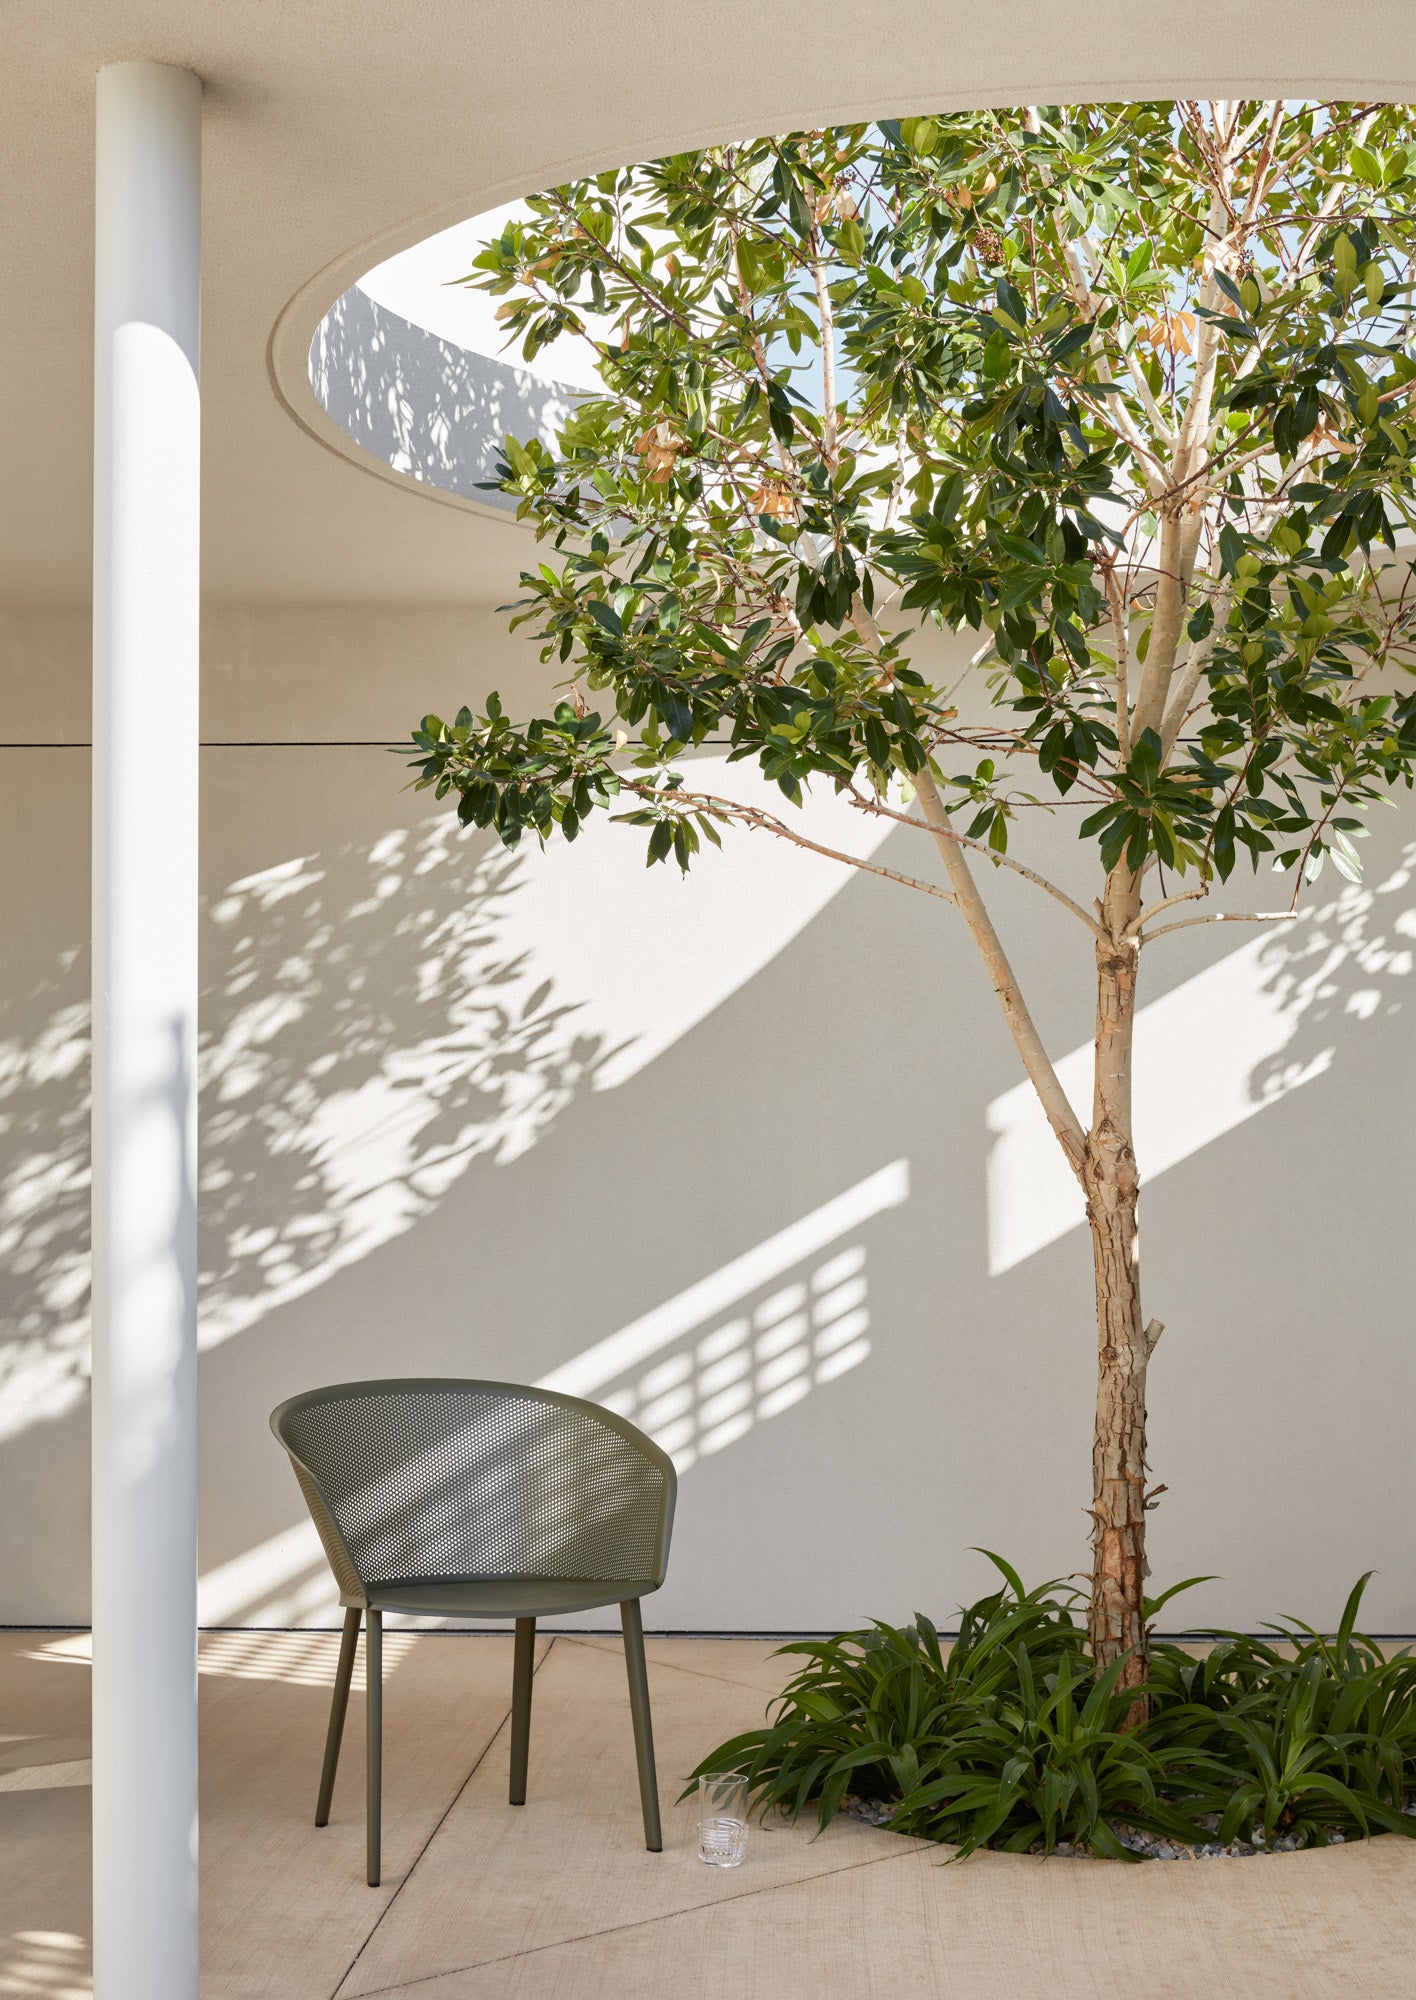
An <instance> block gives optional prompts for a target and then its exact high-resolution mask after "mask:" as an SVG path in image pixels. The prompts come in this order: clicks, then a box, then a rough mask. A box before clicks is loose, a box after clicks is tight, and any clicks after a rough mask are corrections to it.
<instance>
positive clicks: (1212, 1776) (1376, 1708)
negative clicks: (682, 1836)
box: [693, 1556, 1416, 1861]
mask: <svg viewBox="0 0 1416 2000" xmlns="http://www.w3.org/2000/svg"><path fill="white" fill-rule="evenodd" d="M990 1560H991V1561H992V1562H994V1563H995V1564H996V1565H997V1567H998V1569H999V1571H1000V1573H1001V1575H1002V1578H1003V1582H1002V1585H1001V1587H1000V1588H999V1589H998V1590H997V1591H995V1592H994V1593H993V1594H992V1595H991V1596H989V1597H984V1598H980V1599H979V1600H978V1602H977V1603H975V1604H971V1605H969V1606H968V1607H967V1608H966V1609H965V1610H964V1611H963V1612H962V1613H961V1614H960V1624H959V1635H958V1638H957V1639H956V1640H955V1641H954V1642H953V1644H952V1645H945V1644H943V1643H941V1641H940V1638H939V1634H938V1632H937V1630H936V1629H935V1627H934V1625H933V1624H931V1622H930V1621H929V1619H927V1618H924V1617H920V1616H918V1615H916V1619H915V1622H914V1624H913V1625H907V1626H905V1627H904V1628H903V1629H900V1628H897V1627H895V1626H893V1625H885V1624H880V1623H876V1624H873V1625H871V1626H869V1627H868V1628H866V1629H865V1630H863V1631H859V1632H847V1633H844V1634H842V1635H841V1636H840V1637H839V1638H834V1639H804V1640H800V1641H798V1642H796V1643H794V1644H792V1645H788V1646H784V1647H783V1648H782V1652H783V1653H784V1654H787V1655H795V1656H797V1657H799V1658H800V1659H801V1660H802V1661H803V1665H802V1667H801V1669H800V1671H799V1672H798V1673H797V1674H796V1675H795V1676H794V1677H793V1679H792V1680H791V1681H790V1682H789V1683H788V1684H787V1687H786V1688H785V1690H784V1691H783V1693H782V1694H781V1695H780V1696H778V1698H777V1699H776V1701H775V1702H774V1703H773V1704H772V1705H771V1707H770V1708H769V1711H768V1722H767V1726H766V1727H765V1728H762V1729H754V1730H749V1731H748V1732H747V1733H746V1734H745V1735H742V1736H735V1737H733V1738H732V1739H731V1741H729V1742H727V1743H724V1744H722V1745H720V1746H719V1748H718V1749H716V1750H715V1751H713V1752H712V1754H711V1755H710V1756H708V1757H706V1758H705V1759H704V1761H703V1762H702V1764H700V1765H699V1767H698V1770H696V1771H695V1772H694V1773H693V1781H696V1780H697V1779H698V1777H699V1776H700V1775H701V1774H702V1773H704V1772H710V1771H740V1772H742V1773H743V1774H744V1776H745V1777H746V1778H747V1781H748V1785H749V1788H750V1791H751V1794H752V1797H753V1800H754V1804H755V1805H756V1806H757V1807H759V1808H760V1809H761V1810H762V1811H763V1812H764V1813H765V1812H769V1811H771V1810H773V1809H776V1810H779V1811H781V1812H784V1813H786V1814H787V1815H788V1816H789V1817H791V1818H797V1817H799V1816H800V1815H802V1814H803V1813H805V1812H807V1811H809V1810H811V1809H813V1808H814V1810H815V1813H816V1817H817V1819H818V1822H819V1824H820V1826H821V1827H822V1828H823V1829H824V1828H825V1827H827V1826H828V1825H829V1824H830V1823H831V1821H832V1820H833V1819H834V1818H835V1817H836V1815H837V1813H838V1812H839V1811H840V1810H841V1807H842V1805H843V1803H844V1802H845V1800H846V1799H847V1797H849V1796H851V1795H855V1796H856V1797H861V1798H866V1799H873V1800H880V1801H883V1802H886V1803H888V1804H890V1805H891V1806H893V1812H892V1814H891V1816H890V1818H889V1820H888V1822H887V1823H888V1825H889V1826H890V1827H891V1829H892V1830H894V1831H895V1832H898V1833H909V1834H916V1835H922V1836H923V1837H924V1838H925V1839H927V1840H937V1841H947V1842H951V1843H954V1844H957V1846H958V1849H959V1853H960V1856H961V1857H962V1856H964V1855H967V1854H970V1853H972V1852H973V1851H974V1849H975V1848H978V1847H984V1846H989V1847H995V1848H1003V1849H1006V1850H1008V1851H1010V1852H1014V1853H1017V1852H1027V1851H1029V1850H1033V1849H1039V1848H1040V1849H1041V1850H1042V1851H1044V1852H1047V1853H1050V1852H1052V1850H1053V1849H1054V1848H1056V1847H1057V1846H1058V1845H1059V1844H1060V1843H1068V1844H1072V1845H1075V1846H1077V1847H1081V1848H1085V1849H1087V1850H1089V1851H1090V1852H1091V1853H1093V1854H1095V1855H1098V1856H1102V1857H1107V1858H1111V1859H1116V1860H1131V1861H1134V1860H1138V1859H1141V1858H1143V1856H1142V1855H1141V1854H1140V1853H1138V1852H1137V1850H1136V1848H1135V1847H1134V1846H1131V1845H1128V1844H1127V1842H1128V1839H1133V1838H1134V1836H1135V1835H1137V1834H1143V1835H1144V1834H1150V1835H1153V1836H1158V1837H1159V1838H1160V1839H1161V1840H1163V1841H1166V1842H1175V1843H1178V1844H1193V1845H1213V1844H1214V1843H1222V1844H1225V1845H1227V1844H1229V1843H1231V1842H1233V1841H1236V1840H1242V1841H1251V1842H1252V1843H1253V1844H1254V1845H1255V1846H1256V1847H1271V1846H1273V1845H1274V1843H1275V1842H1277V1841H1279V1840H1284V1839H1285V1836H1286V1837H1287V1841H1288V1842H1290V1843H1291V1842H1296V1843H1297V1844H1298V1845H1300V1846H1305V1847H1306V1846H1321V1845H1324V1844H1326V1843H1327V1842H1329V1841H1331V1840H1332V1839H1333V1838H1334V1837H1335V1836H1339V1835H1340V1836H1341V1837H1343V1838H1344V1839H1352V1838H1354V1837H1361V1836H1363V1835H1367V1834H1373V1833H1384V1832H1391V1833H1404V1834H1408V1835H1413V1834H1416V1818H1413V1817H1412V1815H1411V1814H1409V1813H1407V1812H1406V1811H1404V1810H1403V1808H1404V1806H1405V1804H1406V1801H1407V1798H1408V1796H1409V1795H1410V1794H1411V1793H1412V1791H1413V1790H1416V1660H1413V1659H1412V1658H1411V1656H1410V1654H1409V1652H1408V1650H1407V1649H1406V1648H1404V1647H1403V1648H1402V1649H1401V1651H1400V1652H1398V1653H1396V1654H1394V1655H1393V1656H1392V1657H1391V1658H1387V1657H1386V1656H1385V1655H1384V1654H1383V1651H1382V1649H1381V1647H1379V1646H1378V1645H1377V1644H1376V1643H1375V1642H1374V1641H1373V1640H1372V1639H1369V1638H1367V1637H1366V1636H1364V1635H1363V1634H1362V1633H1360V1632H1358V1631H1357V1630H1356V1621H1357V1616H1358V1610H1359V1607H1360V1604H1361V1599H1362V1593H1363V1590H1364V1589H1365V1587H1366V1584H1367V1577H1365V1576H1364V1577H1363V1578H1362V1579H1361V1580H1360V1581H1359V1582H1358V1583H1357V1584H1356V1586H1355V1587H1354V1589H1353V1591H1352V1593H1351V1595H1350V1596H1349V1598H1348V1600H1347V1605H1346V1608H1345V1610H1344V1612H1343V1615H1342V1621H1341V1623H1340V1625H1339V1627H1338V1629H1337V1632H1336V1633H1335V1634H1334V1635H1333V1636H1331V1637H1326V1636H1324V1635H1322V1634H1320V1633H1317V1632H1315V1631H1313V1630H1312V1629H1311V1627H1309V1626H1306V1625H1302V1624H1300V1623H1298V1622H1297V1621H1293V1620H1289V1621H1286V1622H1285V1624H1284V1625H1283V1626H1281V1627H1273V1628H1270V1629H1271V1630H1272V1632H1273V1641H1272V1643H1270V1642H1268V1641H1265V1640H1262V1639H1256V1638H1253V1637H1250V1636H1248V1635H1246V1634H1244V1633H1241V1632H1215V1633H1212V1634H1208V1635H1204V1636H1206V1637H1208V1639H1209V1640H1210V1641H1211V1643H1210V1644H1209V1646H1208V1650H1207V1651H1205V1652H1204V1653H1203V1654H1201V1655H1198V1656H1197V1654H1196V1653H1194V1652H1190V1651H1188V1650H1186V1648H1185V1647H1183V1646H1181V1645H1176V1644H1171V1643H1166V1642H1160V1641H1152V1643H1151V1647H1150V1660H1149V1677H1148V1681H1147V1684H1146V1691H1147V1693H1148V1695H1149V1714H1148V1717H1147V1720H1146V1721H1145V1722H1144V1723H1142V1724H1141V1725H1140V1726H1139V1727H1136V1726H1128V1721H1130V1722H1132V1723H1133V1717H1132V1714H1131V1711H1132V1705H1133V1701H1134V1695H1135V1690H1134V1688H1129V1687H1127V1686H1126V1685H1125V1684H1124V1681H1123V1676H1122V1667H1121V1662H1119V1661H1117V1662H1113V1664H1112V1665H1111V1666H1109V1667H1108V1668H1106V1669H1105V1671H1104V1672H1102V1673H1100V1674H1097V1673H1096V1671H1095V1668H1094V1665H1093V1662H1092V1660H1091V1657H1090V1655H1089V1653H1088V1648H1087V1632H1086V1621H1085V1616H1084V1615H1083V1614H1082V1612H1081V1608H1080V1607H1082V1606H1083V1605H1084V1603H1085V1600H1084V1598H1083V1597H1082V1595H1081V1593H1079V1592H1077V1591H1075V1590H1073V1589H1072V1588H1071V1587H1070V1586H1068V1585H1066V1584H1063V1583H1055V1582H1054V1583H1046V1584H1043V1585H1041V1586H1040V1587H1038V1588H1037V1589H1034V1590H1026V1589H1025V1588H1024V1587H1023V1584H1022V1581H1021V1579H1020V1578H1019V1576H1018V1575H1017V1573H1016V1571H1014V1570H1013V1569H1012V1568H1011V1567H1010V1566H1009V1565H1008V1564H1007V1563H1005V1562H1003V1561H1002V1560H1001V1559H1000V1558H999V1557H997V1556H990ZM1192 1581H1199V1579H1192ZM1187 1587H1188V1586H1187V1585H1186V1584H1179V1585H1177V1586H1176V1587H1175V1589H1174V1590H1170V1591H1167V1592H1166V1593H1165V1594H1164V1596H1162V1597H1160V1598H1156V1599H1153V1600H1151V1601H1150V1602H1149V1603H1148V1605H1147V1610H1148V1612H1150V1613H1152V1614H1153V1613H1155V1612H1157V1611H1159V1609H1160V1608H1161V1606H1162V1605H1163V1604H1164V1603H1165V1602H1166V1601H1167V1600H1168V1599H1169V1598H1171V1597H1173V1596H1174V1595H1175V1594H1176V1591H1179V1590H1184V1589H1186V1588H1187Z"/></svg>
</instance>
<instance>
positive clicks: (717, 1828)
mask: <svg viewBox="0 0 1416 2000" xmlns="http://www.w3.org/2000/svg"><path fill="white" fill-rule="evenodd" d="M746 1853H747V1782H746V1780H745V1779H743V1778H739V1777H737V1776H734V1775H732V1774H731V1773H720V1774H719V1775H718V1776H716V1777H711V1778H700V1779H699V1780H698V1858H699V1860H700V1861H706V1862H707V1864H708V1866H709V1867H710V1868H738V1867H741V1865H742V1861H743V1857H744V1855H745V1854H746Z"/></svg>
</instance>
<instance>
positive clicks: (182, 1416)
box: [93, 62, 202, 2000]
mask: <svg viewBox="0 0 1416 2000" xmlns="http://www.w3.org/2000/svg"><path fill="white" fill-rule="evenodd" d="M201 100H202V92H201V84H200V82H199V80H198V79H197V78H196V77H195V76H194V75H192V73H191V72H190V71H189V70H181V69H171V68H168V67H165V66H163V65H160V64H156V63H137V62H134V63H118V64H115V65H114V66H113V67H111V68H109V69H105V70H103V71H101V72H100V74H99V78H98V147H97V161H96V167H97V185H96V243H95V257H94V292H95V297H94V508H93V521H94V537H93V543H94V550H93V694H94V708H93V1845H94V1868H93V1879H94V1899H93V1900H94V1920H93V1921H94V1962H95V1984H94V1990H95V1994H96V1996H97V2000H196V1994H197V1674H196V1615H197V1598H196V1583H197V1563H196V1504H197V1490H196V1355H197V1299H196V1278H197V1256H196V1183H195V1167H196V1015H197V745H198V736H197V663H198V595H197V562H198V501H199V478H198V470H199V459H198V452H199V437H200V395H199V389H198V369H197V343H198V315H199V301H200V270H201Z"/></svg>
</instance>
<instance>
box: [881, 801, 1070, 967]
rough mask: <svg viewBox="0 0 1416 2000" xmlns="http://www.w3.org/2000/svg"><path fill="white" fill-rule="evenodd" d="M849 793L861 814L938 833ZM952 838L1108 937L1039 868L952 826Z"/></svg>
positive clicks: (892, 809) (924, 823)
mask: <svg viewBox="0 0 1416 2000" xmlns="http://www.w3.org/2000/svg"><path fill="white" fill-rule="evenodd" d="M847 792H848V796H849V798H850V801H851V804H852V805H854V806H856V807H858V808H859V809H860V811H861V812H868V813H878V814H879V816H880V817H881V818H882V819H893V820H897V821H898V822H899V824H900V825H901V826H913V827H918V828H919V829H920V830H921V832H924V833H931V834H932V833H933V832H934V830H935V829H934V828H933V827H932V826H931V825H930V824H929V822H928V820H923V819H916V818H915V816H914V814H913V813H907V812H898V811H897V810H896V809H895V807H894V806H887V805H886V804H885V803H884V802H883V801H882V800H880V799H868V798H865V797H864V796H863V795H862V794H861V793H860V792H858V791H856V790H855V789H854V787H850V786H848V787H847ZM941 803H942V801H941ZM949 838H950V839H951V840H956V841H957V842H958V843H959V845H960V847H968V848H972V849H973V851H974V853H975V854H982V855H984V856H985V857H986V858H987V859H988V860H989V861H992V862H993V863H995V865H996V866H998V867H1000V868H1010V869H1011V870H1012V871H1013V873H1014V874H1015V875H1021V876H1023V877H1024V878H1025V880H1027V881H1029V882H1032V883H1034V884H1035V885H1036V887H1038V888H1039V889H1045V890H1046V891H1047V893H1048V895H1049V896H1051V897H1053V898H1054V899H1055V900H1056V901H1057V902H1059V903H1060V904H1061V905H1062V907H1063V909H1064V910H1070V911H1071V913H1072V915H1073V916H1074V917H1075V918H1076V919H1077V921H1078V923H1082V924H1085V925H1086V927H1087V929H1088V930H1089V931H1090V932H1091V933H1092V935H1093V937H1098V938H1099V937H1102V936H1104V935H1105V933H1104V932H1103V931H1102V928H1101V925H1100V924H1099V923H1097V922H1096V921H1095V919H1094V918H1092V917H1089V916H1088V915H1087V913H1086V911H1085V910H1084V909H1083V908H1082V906H1081V904H1080V903H1074V902H1073V901H1072V898H1071V897H1070V896H1069V895H1068V894H1067V892H1066V890H1065V889H1059V888H1058V886H1057V884H1056V883H1055V882H1049V881H1048V879H1047V877H1046V876H1045V875H1039V874H1038V873H1037V870H1036V869H1034V868H1028V867H1026V866H1025V865H1024V864H1023V863H1022V862H1021V861H1015V860H1014V859H1013V857H1012V855H1011V854H999V853H997V852H996V851H995V850H994V849H993V848H991V847H985V846H984V844H983V842H982V841H981V840H970V839H969V837H968V835H967V834H964V833H959V832H957V831H956V830H955V829H954V827H953V826H952V825H951V826H950V829H949Z"/></svg>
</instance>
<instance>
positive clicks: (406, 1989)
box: [346, 1840, 935, 2000]
mask: <svg viewBox="0 0 1416 2000" xmlns="http://www.w3.org/2000/svg"><path fill="white" fill-rule="evenodd" d="M934 1844H935V1843H934V1842H933V1841H928V1840H922V1841H920V1842H919V1844H918V1845H917V1846H915V1847H912V1848H910V1850H909V1851H908V1853H905V1854H877V1855H875V1856H874V1857H873V1858H871V1859H869V1860H864V1861H848V1862H846V1863H845V1864H844V1866H842V1867H840V1868H823V1869H822V1870H821V1872H820V1873H819V1874H817V1875H799V1876H798V1877H797V1878H796V1880H795V1881H792V1882H763V1883H761V1884H759V1886H758V1887H757V1888H755V1889H741V1890H739V1891H738V1893H737V1894H736V1895H735V1896H715V1897H714V1898H713V1900H712V1901H711V1902H706V1903H690V1904H689V1905H688V1907H687V1908H686V1909H682V1910H661V1911H660V1912H659V1914H658V1915H657V1916H653V1917H635V1918H634V1919H633V1920H632V1921H631V1922H629V1923H624V1924H609V1925H607V1926H606V1928H605V1929H604V1930H602V1931H583V1932H582V1933H581V1934H580V1935H579V1936H578V1937H569V1938H550V1939H549V1940H548V1941H547V1942H546V1943H545V1944H533V1945H528V1946H527V1947H526V1949H525V1950H524V1951H504V1952H502V1953H501V1954H500V1956H499V1957H497V1958H479V1959H474V1960H473V1962H472V1963H471V1964H470V1965H448V1966H444V1967H443V1969H442V1971H441V1972H420V1973H419V1974H418V1975H417V1976H416V1977H415V1978H413V1979H404V1980H401V1981H400V1982H399V1984H398V1985H397V1986H374V1987H371V1988H370V1989H369V1990H368V1991H367V1992H366V1993H361V1994H360V1995H359V1996H358V2000H387V1996H388V1995H389V1994H393V1995H395V1996H397V1995H398V1994H400V1993H411V1992H412V1990H413V1988H414V1987H415V1986H430V1985H431V1984H432V1983H433V1981H434V1980H436V1979H456V1978H458V1977H459V1976H460V1975H461V1974H462V1973H464V1972H485V1971H486V1970H487V1968H488V1967H489V1966H493V1965H511V1964H512V1963H514V1962H515V1961H516V1960H517V1959H522V1958H535V1957H537V1956H538V1955H539V1954H540V1953H541V1952H543V1951H559V1950H561V1949H562V1948H563V1947H565V1946H567V1945H573V1944H593V1943H594V1941H595V1940H596V1938H607V1937H618V1936H619V1934H620V1932H621V1931H641V1930H647V1929H648V1928H649V1926H650V1925H651V1924H666V1923H671V1922H672V1921H673V1919H674V1918H675V1917H696V1916H697V1915H698V1914H699V1912H700V1911H701V1910H721V1909H725V1908H727V1907H729V1906H730V1905H734V1904H737V1903H748V1902H751V1901H752V1899H753V1897H754V1896H771V1895H776V1894H780V1893H782V1892H784V1891H789V1890H792V1889H804V1888H806V1887H807V1885H808V1884H809V1883H812V1882H824V1881H827V1880H828V1879H830V1878H831V1877H833V1876H836V1875H855V1874H858V1873H859V1872H860V1870H861V1869H862V1868H883V1867H885V1866H886V1865H887V1864H888V1863H889V1862H891V1861H913V1860H914V1859H915V1858H916V1856H917V1855H918V1853H919V1851H920V1848H921V1847H932V1846H933V1845H934ZM346 1977H347V1975H346Z"/></svg>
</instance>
